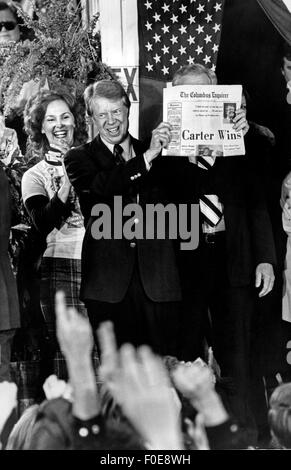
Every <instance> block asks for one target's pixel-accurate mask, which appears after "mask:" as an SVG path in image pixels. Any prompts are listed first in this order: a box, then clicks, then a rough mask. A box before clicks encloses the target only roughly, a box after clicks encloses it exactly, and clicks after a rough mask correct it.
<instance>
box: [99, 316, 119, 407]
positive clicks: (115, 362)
mask: <svg viewBox="0 0 291 470" xmlns="http://www.w3.org/2000/svg"><path fill="white" fill-rule="evenodd" d="M97 335H98V340H99V345H100V350H101V358H100V368H99V378H100V379H101V380H102V381H103V382H104V384H105V385H106V387H107V389H108V390H109V391H110V392H111V393H112V394H113V395H114V396H115V399H117V401H118V374H119V373H120V368H119V355H118V351H117V344H116V339H115V334H114V329H113V324H112V323H111V322H109V321H107V322H103V323H101V325H100V327H99V328H98V330H97Z"/></svg>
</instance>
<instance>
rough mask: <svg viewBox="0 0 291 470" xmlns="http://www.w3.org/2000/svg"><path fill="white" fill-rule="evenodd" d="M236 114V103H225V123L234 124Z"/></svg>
mask: <svg viewBox="0 0 291 470" xmlns="http://www.w3.org/2000/svg"><path fill="white" fill-rule="evenodd" d="M235 114H236V103H223V123H224V124H232V123H233V119H234V118H235Z"/></svg>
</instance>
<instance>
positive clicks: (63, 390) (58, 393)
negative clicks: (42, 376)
mask: <svg viewBox="0 0 291 470" xmlns="http://www.w3.org/2000/svg"><path fill="white" fill-rule="evenodd" d="M42 388H43V391H44V393H45V397H46V399H47V400H53V399H54V398H59V397H63V398H65V399H66V400H69V401H72V393H73V390H72V387H71V385H70V384H69V383H67V382H65V381H64V380H60V379H58V377H57V376H56V375H50V376H49V377H48V378H47V379H46V380H45V382H44V384H43V387H42Z"/></svg>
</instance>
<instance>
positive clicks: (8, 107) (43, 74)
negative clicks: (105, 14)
mask: <svg viewBox="0 0 291 470" xmlns="http://www.w3.org/2000/svg"><path fill="white" fill-rule="evenodd" d="M29 1H30V2H31V3H33V4H34V0H29ZM12 3H13V2H12ZM14 5H15V6H16V7H17V4H16V3H14ZM17 9H18V13H19V16H20V17H21V18H22V21H23V23H24V25H25V26H26V27H27V28H28V29H29V30H32V31H33V34H34V39H33V40H32V41H29V40H25V41H20V42H18V43H15V44H11V45H9V46H6V47H5V56H7V58H6V60H5V61H4V63H3V65H2V67H1V68H0V96H1V97H2V100H3V102H2V107H3V112H4V114H5V115H6V116H7V115H9V114H10V113H11V111H13V110H14V111H15V110H16V111H17V108H21V104H20V103H19V99H18V98H19V94H20V92H21V90H22V88H23V85H24V83H27V82H29V81H30V80H33V81H34V82H36V83H37V82H40V84H41V85H42V84H44V83H45V82H46V81H47V82H48V85H49V87H50V88H53V87H54V86H56V85H58V84H66V86H69V88H71V87H73V88H74V92H75V93H76V94H77V96H78V95H81V94H82V93H83V91H84V89H85V87H86V85H87V82H88V76H90V75H92V74H93V75H94V76H95V77H96V78H98V79H102V78H105V77H108V76H111V75H112V73H111V72H110V69H109V68H108V67H106V66H105V65H104V64H102V62H101V60H100V53H101V51H100V47H101V46H100V35H99V33H97V32H96V24H97V21H98V15H96V16H95V17H94V18H93V19H92V21H91V23H90V24H89V26H88V28H84V26H83V24H82V19H81V13H82V12H81V7H80V6H78V5H76V1H74V0H42V1H41V6H38V7H35V17H34V18H33V19H31V18H30V17H29V16H28V15H27V14H25V13H24V12H23V11H22V10H21V9H20V8H19V7H17ZM2 52H3V51H2ZM2 56H3V53H2ZM71 91H73V90H71ZM19 111H20V112H21V109H19Z"/></svg>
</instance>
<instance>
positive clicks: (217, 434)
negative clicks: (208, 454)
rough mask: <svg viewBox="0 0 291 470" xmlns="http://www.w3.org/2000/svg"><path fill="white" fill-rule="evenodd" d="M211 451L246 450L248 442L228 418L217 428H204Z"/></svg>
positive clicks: (234, 423)
mask: <svg viewBox="0 0 291 470" xmlns="http://www.w3.org/2000/svg"><path fill="white" fill-rule="evenodd" d="M205 431H206V434H207V439H208V443H209V447H210V449H211V450H231V449H246V448H247V446H248V442H247V439H246V436H245V435H244V433H243V431H242V430H241V429H240V428H239V426H238V425H237V424H236V422H235V421H233V420H232V419H231V418H229V419H228V420H227V421H225V422H224V423H222V424H219V425H217V426H211V427H210V426H205Z"/></svg>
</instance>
